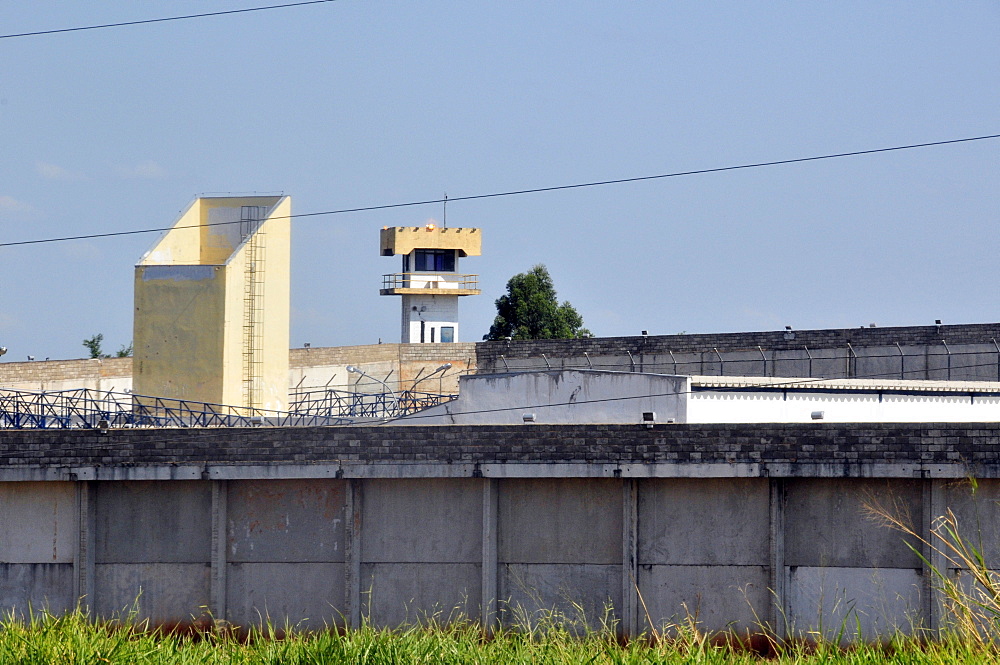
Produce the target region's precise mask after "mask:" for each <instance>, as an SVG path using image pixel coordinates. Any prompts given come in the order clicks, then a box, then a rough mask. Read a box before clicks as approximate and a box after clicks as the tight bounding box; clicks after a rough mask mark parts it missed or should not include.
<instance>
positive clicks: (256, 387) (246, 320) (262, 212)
mask: <svg viewBox="0 0 1000 665" xmlns="http://www.w3.org/2000/svg"><path fill="white" fill-rule="evenodd" d="M266 215H267V207H266V206H242V207H241V209H240V241H241V242H242V243H243V244H244V252H245V258H246V268H245V270H244V281H243V406H244V407H246V408H248V409H255V408H260V406H261V383H262V382H263V364H264V343H263V339H264V330H263V329H264V258H265V254H266V252H265V249H266V242H265V241H266V239H267V238H266V236H265V234H264V228H263V220H264V218H265V217H266Z"/></svg>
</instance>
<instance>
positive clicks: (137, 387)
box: [132, 265, 226, 403]
mask: <svg viewBox="0 0 1000 665" xmlns="http://www.w3.org/2000/svg"><path fill="white" fill-rule="evenodd" d="M225 293H226V271H225V270H224V269H223V267H222V266H200V265H195V266H178V265H168V266H137V267H136V271H135V320H134V336H135V339H134V345H135V346H134V351H133V361H132V368H133V370H132V371H133V377H132V390H133V392H135V393H137V394H139V395H151V396H154V397H170V398H174V399H189V400H195V401H199V402H213V403H219V402H221V397H222V386H223V380H222V379H223V377H222V358H223V328H222V326H221V325H213V322H216V321H218V322H221V321H222V318H223V312H224V311H225Z"/></svg>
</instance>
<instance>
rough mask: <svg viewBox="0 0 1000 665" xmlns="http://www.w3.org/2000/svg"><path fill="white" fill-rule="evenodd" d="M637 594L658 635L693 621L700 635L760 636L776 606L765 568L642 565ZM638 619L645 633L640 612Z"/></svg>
mask: <svg viewBox="0 0 1000 665" xmlns="http://www.w3.org/2000/svg"><path fill="white" fill-rule="evenodd" d="M639 592H640V593H641V594H642V599H643V601H645V604H646V605H645V609H646V610H648V612H649V618H651V619H652V620H653V623H654V627H655V628H656V629H657V630H661V629H664V628H666V629H668V630H669V628H670V627H671V626H674V627H676V626H680V625H686V624H687V622H688V621H689V620H693V621H697V625H698V628H699V629H701V630H708V631H723V630H732V631H735V632H737V633H745V632H747V631H750V632H758V631H759V630H760V626H759V625H758V624H759V621H760V620H761V618H764V619H766V617H768V616H770V605H771V603H773V602H774V596H773V595H772V594H771V591H770V590H769V589H768V568H767V567H766V566H719V565H714V566H657V565H654V566H640V567H639ZM639 616H640V617H641V618H642V619H641V623H640V625H641V626H642V628H643V629H647V628H648V627H649V626H648V623H649V622H648V621H647V620H646V618H645V613H644V612H643V611H642V608H640V612H639Z"/></svg>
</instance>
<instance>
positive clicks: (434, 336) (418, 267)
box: [379, 224, 483, 344]
mask: <svg viewBox="0 0 1000 665" xmlns="http://www.w3.org/2000/svg"><path fill="white" fill-rule="evenodd" d="M482 239H483V234H482V230H481V229H469V228H455V229H449V228H439V227H437V226H436V225H435V224H427V225H425V226H399V227H391V228H390V227H385V228H383V229H382V233H381V235H380V238H379V240H380V242H379V247H380V250H381V254H382V256H393V255H394V254H399V255H402V257H403V271H402V272H399V273H392V274H388V275H383V276H382V288H381V289H379V294H380V295H383V296H402V297H403V302H402V328H401V331H402V332H401V339H400V341H402V342H403V343H404V344H410V343H434V342H445V343H449V342H457V341H458V298H459V297H460V296H475V295H479V294H480V293H481V291H480V289H479V276H478V275H467V274H460V273H459V272H458V260H459V258H461V257H466V256H480V255H481V254H482Z"/></svg>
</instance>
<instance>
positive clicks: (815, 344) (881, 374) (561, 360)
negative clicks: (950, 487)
mask: <svg viewBox="0 0 1000 665" xmlns="http://www.w3.org/2000/svg"><path fill="white" fill-rule="evenodd" d="M998 340H1000V324H997V323H982V324H969V325H950V326H949V325H941V326H908V327H888V328H843V329H827V330H793V331H767V332H740V333H712V334H698V335H685V334H681V335H656V336H641V335H640V336H635V337H595V338H591V339H573V340H525V341H511V342H505V341H500V342H481V343H479V344H478V345H477V346H476V364H477V366H478V368H479V371H480V372H482V373H494V372H509V371H517V370H524V369H532V370H540V369H569V368H582V369H604V370H618V371H632V372H653V373H662V374H688V375H702V376H782V377H825V378H871V379H941V380H949V381H958V380H969V381H1000V344H998Z"/></svg>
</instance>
